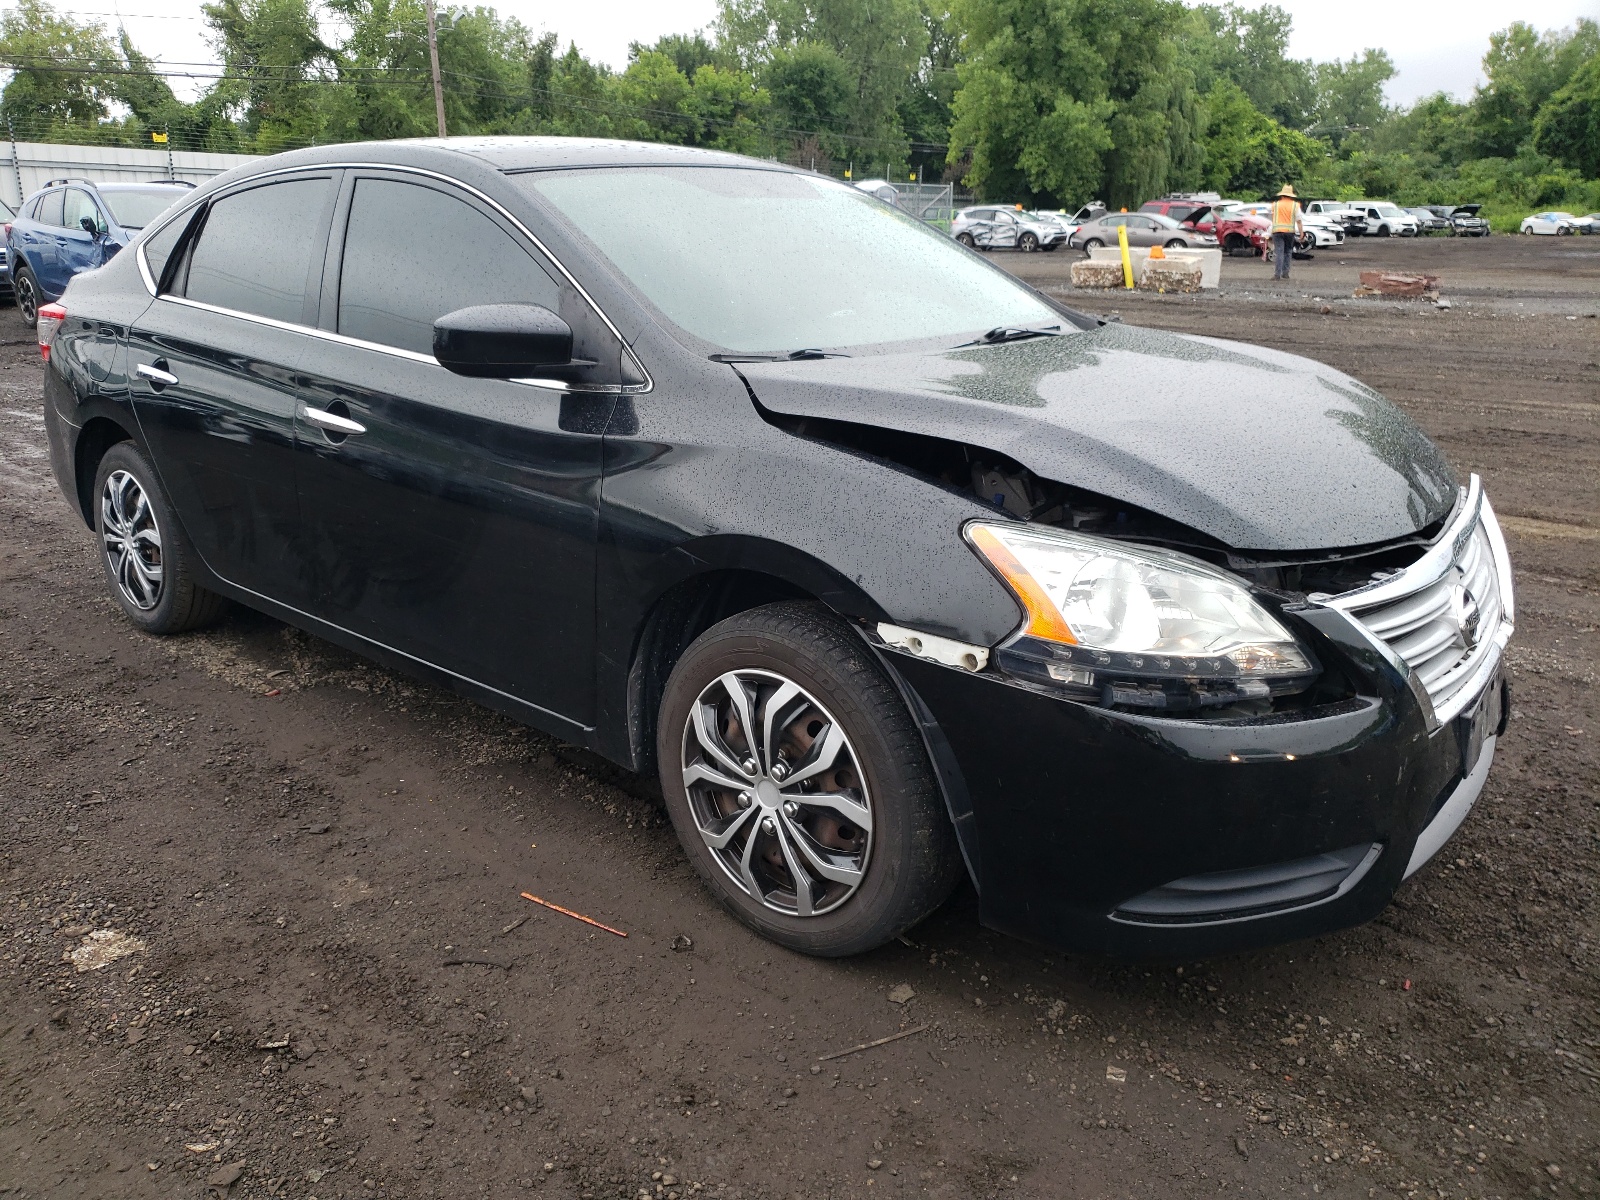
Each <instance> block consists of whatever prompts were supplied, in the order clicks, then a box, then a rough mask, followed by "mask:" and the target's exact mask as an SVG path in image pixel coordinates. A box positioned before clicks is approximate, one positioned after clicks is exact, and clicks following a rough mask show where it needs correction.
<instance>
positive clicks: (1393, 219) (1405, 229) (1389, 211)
mask: <svg viewBox="0 0 1600 1200" xmlns="http://www.w3.org/2000/svg"><path fill="white" fill-rule="evenodd" d="M1350 207H1351V208H1353V209H1355V210H1356V211H1357V212H1359V213H1360V214H1361V215H1362V217H1363V218H1364V219H1365V224H1366V228H1365V230H1364V232H1365V233H1366V235H1367V236H1368V237H1416V236H1417V234H1418V233H1419V232H1420V231H1421V226H1420V225H1419V224H1418V223H1417V219H1416V218H1415V217H1414V216H1412V215H1411V214H1410V213H1408V212H1407V211H1406V210H1405V209H1403V208H1401V207H1400V206H1399V205H1398V204H1391V203H1390V202H1389V201H1387V200H1353V201H1351V203H1350Z"/></svg>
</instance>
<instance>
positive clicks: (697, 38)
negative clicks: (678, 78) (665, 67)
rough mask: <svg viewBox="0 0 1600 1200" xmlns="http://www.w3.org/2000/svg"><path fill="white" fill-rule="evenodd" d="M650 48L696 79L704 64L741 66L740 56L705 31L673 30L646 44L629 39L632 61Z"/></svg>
mask: <svg viewBox="0 0 1600 1200" xmlns="http://www.w3.org/2000/svg"><path fill="white" fill-rule="evenodd" d="M647 50H654V51H656V52H657V53H659V54H665V55H666V56H667V57H668V58H670V59H671V60H672V61H673V62H674V63H676V64H677V67H678V70H680V71H682V72H683V76H684V78H685V79H693V78H694V73H695V72H696V71H698V70H699V69H700V68H701V67H736V66H738V62H737V60H736V59H735V58H734V56H733V55H732V54H731V53H729V52H728V51H727V50H725V49H723V48H722V47H721V46H718V45H716V44H715V43H714V42H712V41H710V40H709V39H707V37H706V35H705V34H704V33H703V32H696V33H669V34H667V36H666V37H663V38H659V39H657V41H656V44H655V45H653V46H646V45H645V44H644V43H643V42H629V43H628V61H629V62H632V61H633V60H634V59H636V58H638V57H639V56H640V55H641V54H643V53H645V51H647Z"/></svg>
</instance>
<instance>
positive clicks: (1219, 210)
mask: <svg viewBox="0 0 1600 1200" xmlns="http://www.w3.org/2000/svg"><path fill="white" fill-rule="evenodd" d="M1139 211H1140V212H1148V213H1163V214H1165V215H1166V216H1169V217H1171V218H1172V219H1173V220H1174V221H1177V222H1178V223H1179V224H1180V225H1187V226H1189V227H1190V228H1191V229H1196V230H1199V231H1200V232H1201V233H1209V234H1211V235H1212V236H1213V237H1215V238H1216V239H1217V244H1218V245H1219V246H1221V247H1222V252H1223V253H1224V254H1244V253H1249V254H1256V255H1260V254H1264V253H1266V251H1267V248H1268V247H1269V246H1270V245H1271V244H1272V222H1270V221H1266V220H1263V219H1262V218H1260V217H1255V216H1250V215H1249V214H1247V213H1241V212H1237V211H1234V210H1232V209H1230V208H1229V207H1228V206H1227V205H1226V204H1225V203H1224V202H1223V201H1222V199H1221V197H1219V196H1179V195H1174V196H1166V197H1163V198H1162V199H1160V200H1150V201H1147V202H1146V203H1144V204H1142V205H1140V206H1139Z"/></svg>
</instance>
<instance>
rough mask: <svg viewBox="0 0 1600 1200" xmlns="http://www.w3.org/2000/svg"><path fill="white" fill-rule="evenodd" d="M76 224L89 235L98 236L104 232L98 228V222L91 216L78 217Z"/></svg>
mask: <svg viewBox="0 0 1600 1200" xmlns="http://www.w3.org/2000/svg"><path fill="white" fill-rule="evenodd" d="M78 224H79V225H81V226H82V227H83V231H84V232H85V233H87V234H88V235H89V236H90V237H93V238H98V237H100V236H101V235H103V234H104V233H105V230H104V229H101V228H100V222H98V221H96V220H95V219H94V218H93V217H79V218H78Z"/></svg>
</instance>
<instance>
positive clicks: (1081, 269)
mask: <svg viewBox="0 0 1600 1200" xmlns="http://www.w3.org/2000/svg"><path fill="white" fill-rule="evenodd" d="M1072 286H1073V287H1079V288H1119V287H1121V286H1122V263H1121V262H1104V261H1102V260H1099V259H1090V258H1083V259H1079V260H1078V261H1077V262H1075V263H1073V264H1072Z"/></svg>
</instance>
